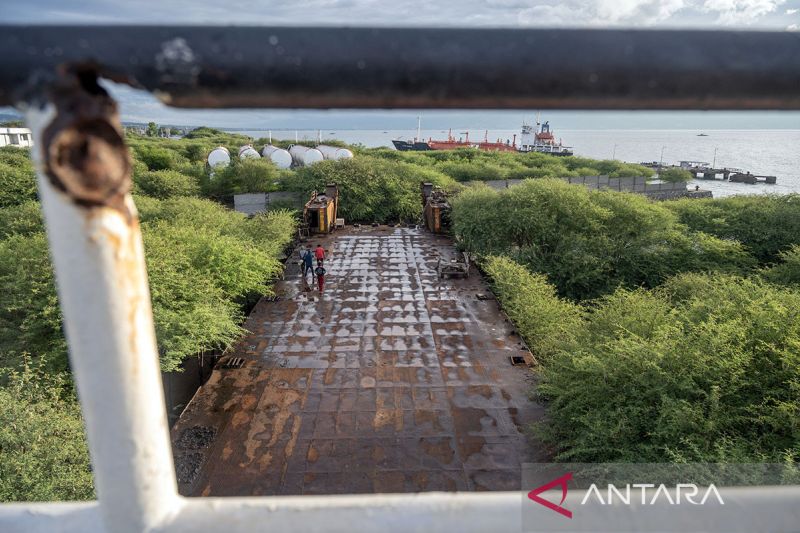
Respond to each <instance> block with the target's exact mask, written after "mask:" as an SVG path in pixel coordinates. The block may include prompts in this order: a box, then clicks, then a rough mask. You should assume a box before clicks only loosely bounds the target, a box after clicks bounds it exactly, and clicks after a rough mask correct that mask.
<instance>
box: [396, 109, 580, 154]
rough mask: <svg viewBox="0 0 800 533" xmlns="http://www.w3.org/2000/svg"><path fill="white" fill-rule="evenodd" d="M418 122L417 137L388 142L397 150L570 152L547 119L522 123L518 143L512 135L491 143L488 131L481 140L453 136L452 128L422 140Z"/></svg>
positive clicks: (464, 134) (464, 135)
mask: <svg viewBox="0 0 800 533" xmlns="http://www.w3.org/2000/svg"><path fill="white" fill-rule="evenodd" d="M420 125H421V123H420V119H419V118H417V136H416V137H414V140H412V141H409V140H405V139H393V140H392V144H393V145H394V147H395V148H396V149H397V150H399V151H401V152H407V151H426V150H455V149H457V148H475V149H478V150H486V151H488V152H523V153H528V152H537V153H542V154H550V155H557V156H567V155H573V152H572V148H571V147H569V146H564V144H563V143H562V142H561V140H560V139H559V140H558V142H556V139H555V136H554V135H553V132H552V131H550V123H549V122H545V123H543V124H541V123H540V122H539V121H538V120H537V121H536V127H535V128H534V126H533V125H531V124H526V123H524V122H523V123H522V132H521V134H520V139H519V145H517V136H516V134H515V135H514V137H513V139H506V141H505V142H503V140H502V139H497V140H496V141H494V142H492V141H489V131H488V130H486V132H485V133H484V137H483V141H471V140H470V138H469V132H468V131H467V132H463V133H462V135H463V137H459V138H458V139H456V138H455V137H454V136H453V132H452V130H450V131H449V132H448V133H447V139H446V140H434V139H432V138H429V139H428V140H427V141H426V140H424V139H422V136H421V131H420Z"/></svg>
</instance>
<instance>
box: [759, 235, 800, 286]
mask: <svg viewBox="0 0 800 533" xmlns="http://www.w3.org/2000/svg"><path fill="white" fill-rule="evenodd" d="M779 257H780V260H781V262H780V263H777V264H775V265H772V266H771V267H769V268H766V269H764V270H763V271H762V274H763V276H764V278H765V279H766V280H768V281H770V282H772V283H778V284H780V285H798V286H800V245H797V244H795V245H794V246H792V247H791V248H789V249H788V250H786V251H785V252H781V254H780V256H779Z"/></svg>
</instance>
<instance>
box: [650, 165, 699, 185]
mask: <svg viewBox="0 0 800 533" xmlns="http://www.w3.org/2000/svg"><path fill="white" fill-rule="evenodd" d="M658 179H660V180H661V181H668V182H674V183H680V182H686V181H692V179H694V176H693V175H692V173H691V172H689V171H688V170H685V169H682V168H675V167H670V168H665V169H662V170H661V172H659V173H658Z"/></svg>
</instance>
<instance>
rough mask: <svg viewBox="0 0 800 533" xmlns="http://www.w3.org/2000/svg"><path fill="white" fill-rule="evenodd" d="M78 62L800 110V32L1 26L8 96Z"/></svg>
mask: <svg viewBox="0 0 800 533" xmlns="http://www.w3.org/2000/svg"><path fill="white" fill-rule="evenodd" d="M65 69H66V70H69V69H74V70H78V71H81V70H83V71H94V72H97V73H99V74H100V75H103V76H105V77H108V78H111V79H114V80H116V81H121V82H124V83H129V84H131V85H133V86H136V87H141V88H144V89H147V90H149V91H153V92H155V93H156V94H157V95H158V96H159V97H160V98H161V99H162V100H164V102H166V103H167V104H169V105H173V106H179V107H278V108H286V107H306V108H329V107H336V108H495V109H501V108H509V109H514V108H517V109H518V108H522V109H531V108H534V109H536V108H574V109H579V108H583V109H645V108H649V109H800V33H792V32H780V33H777V32H741V31H736V32H734V31H719V32H717V31H635V30H624V31H619V30H523V29H392V28H299V27H281V28H263V27H186V26H179V27H157V26H138V27H137V26H86V27H64V26H0V104H14V103H18V102H19V101H20V100H23V99H25V98H27V97H28V95H30V93H29V92H26V91H30V90H31V89H36V87H38V86H40V85H41V84H42V80H46V79H47V77H48V76H52V75H53V73H54V72H58V71H63V70H65Z"/></svg>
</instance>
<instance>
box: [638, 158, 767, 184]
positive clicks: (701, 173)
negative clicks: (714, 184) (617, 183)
mask: <svg viewBox="0 0 800 533" xmlns="http://www.w3.org/2000/svg"><path fill="white" fill-rule="evenodd" d="M640 164H641V165H642V166H645V167H648V168H652V169H653V170H655V171H656V172H658V170H659V169H664V168H679V169H681V170H686V171H688V172H691V173H692V175H693V176H694V177H695V178H696V179H701V180H716V179H722V180H727V181H730V182H731V183H749V184H751V185H752V184H755V183H768V184H773V185H774V184H775V183H776V182H777V178H776V177H775V176H764V175H760V174H753V173H751V172H750V171H744V170H742V169H741V168H734V167H723V168H715V167H713V166H712V165H710V164H708V163H705V162H703V161H681V162H680V163H679V164H677V165H660V164H659V163H658V162H657V161H653V162H647V163H640ZM720 177H721V178H720Z"/></svg>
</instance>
